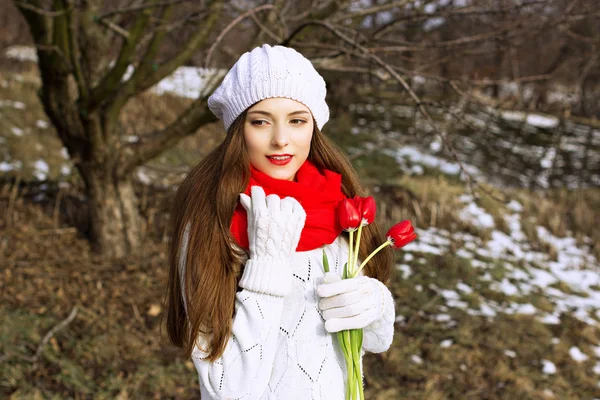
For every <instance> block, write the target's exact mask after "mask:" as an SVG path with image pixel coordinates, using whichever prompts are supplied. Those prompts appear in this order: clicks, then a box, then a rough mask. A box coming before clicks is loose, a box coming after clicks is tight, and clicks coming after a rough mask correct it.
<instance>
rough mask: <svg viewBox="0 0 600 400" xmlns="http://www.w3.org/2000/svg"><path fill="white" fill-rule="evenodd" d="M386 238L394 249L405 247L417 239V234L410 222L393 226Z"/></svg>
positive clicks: (405, 221)
mask: <svg viewBox="0 0 600 400" xmlns="http://www.w3.org/2000/svg"><path fill="white" fill-rule="evenodd" d="M385 236H386V237H387V239H388V240H389V241H390V242H391V246H392V247H393V248H394V249H399V248H401V247H404V246H406V245H407V244H409V243H410V242H412V241H413V240H415V239H416V238H417V234H416V233H415V231H414V229H413V226H412V224H411V223H410V221H408V220H404V221H402V222H399V223H397V224H396V225H394V226H392V227H391V228H390V230H389V231H388V232H387V234H386V235H385Z"/></svg>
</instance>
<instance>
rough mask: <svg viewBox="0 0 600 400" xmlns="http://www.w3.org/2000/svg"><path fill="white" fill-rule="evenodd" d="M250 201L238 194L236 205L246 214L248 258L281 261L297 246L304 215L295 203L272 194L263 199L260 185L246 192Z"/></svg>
mask: <svg viewBox="0 0 600 400" xmlns="http://www.w3.org/2000/svg"><path fill="white" fill-rule="evenodd" d="M250 193H251V195H252V198H250V197H249V196H248V195H246V194H244V193H242V194H240V202H241V203H242V206H243V207H244V208H245V209H246V212H247V213H248V242H249V244H250V258H251V259H253V260H260V259H285V258H288V257H289V256H290V255H291V254H292V253H293V252H295V251H296V247H298V242H299V241H300V234H301V233H302V228H304V222H305V221H306V212H305V211H304V208H302V206H301V205H300V203H299V202H298V200H296V199H294V198H293V197H286V198H284V199H283V200H281V199H280V198H279V196H277V195H276V194H270V195H268V196H266V198H265V191H264V190H263V188H262V187H260V186H252V188H251V189H250Z"/></svg>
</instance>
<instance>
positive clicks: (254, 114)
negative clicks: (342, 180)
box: [244, 97, 314, 181]
mask: <svg viewBox="0 0 600 400" xmlns="http://www.w3.org/2000/svg"><path fill="white" fill-rule="evenodd" d="M313 125H314V122H313V117H312V114H311V113H310V110H309V109H308V107H306V106H305V105H304V104H302V103H299V102H297V101H295V100H291V99H287V98H283V97H276V98H270V99H265V100H262V101H260V102H258V103H256V104H254V105H253V106H252V107H250V108H249V109H248V112H247V113H246V121H245V122H244V140H245V142H246V149H247V150H248V155H249V157H250V163H252V165H253V166H254V168H256V169H257V170H259V171H260V172H262V173H264V174H267V175H269V176H270V177H272V178H275V179H281V180H289V181H293V180H294V179H295V177H296V172H298V169H299V168H300V167H301V166H302V164H304V161H306V159H307V158H308V153H309V151H310V141H311V140H312V133H313Z"/></svg>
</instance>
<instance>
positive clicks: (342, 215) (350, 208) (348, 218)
mask: <svg viewBox="0 0 600 400" xmlns="http://www.w3.org/2000/svg"><path fill="white" fill-rule="evenodd" d="M338 220H339V222H340V225H341V226H342V229H343V230H345V231H348V232H349V231H353V230H355V229H357V228H358V227H359V225H360V222H361V217H360V212H359V209H358V208H357V207H356V206H355V204H354V202H353V201H352V199H344V200H342V202H341V203H340V205H339V207H338Z"/></svg>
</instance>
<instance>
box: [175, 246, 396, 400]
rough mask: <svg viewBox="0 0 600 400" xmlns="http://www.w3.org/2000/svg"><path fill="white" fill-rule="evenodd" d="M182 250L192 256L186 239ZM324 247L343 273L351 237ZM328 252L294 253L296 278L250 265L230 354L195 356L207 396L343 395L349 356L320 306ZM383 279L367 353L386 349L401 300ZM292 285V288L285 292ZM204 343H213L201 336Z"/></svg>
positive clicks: (239, 297) (329, 398)
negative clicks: (329, 329) (324, 256)
mask: <svg viewBox="0 0 600 400" xmlns="http://www.w3.org/2000/svg"><path fill="white" fill-rule="evenodd" d="M183 247H184V251H183V254H185V252H186V251H187V249H186V248H187V246H186V243H184V246H183ZM324 248H325V251H326V253H327V257H328V260H329V265H330V269H331V270H332V271H337V272H339V273H340V274H341V270H342V269H343V265H344V263H345V262H346V261H347V259H348V246H347V244H346V241H345V240H344V239H343V238H342V237H341V236H340V237H338V238H337V239H336V240H335V241H334V242H333V243H332V244H330V245H327V246H325V247H324ZM322 254H323V253H322V248H319V249H315V250H311V251H306V252H296V253H294V254H293V255H292V257H291V259H290V263H291V270H292V275H291V276H289V277H287V276H283V275H281V273H280V272H281V270H282V268H279V269H278V268H277V266H273V265H271V266H269V265H257V264H252V265H250V264H251V263H247V264H246V268H245V270H244V273H243V275H242V278H241V280H240V287H242V288H243V289H242V290H241V291H239V292H238V293H237V294H236V302H235V316H234V319H233V330H232V336H231V338H230V339H229V343H228V344H227V348H226V350H225V353H224V354H223V356H222V357H221V358H220V359H218V360H217V361H215V362H213V363H210V362H207V361H205V360H204V359H203V358H204V357H206V355H207V354H206V353H203V352H202V351H201V350H200V349H199V348H198V347H197V346H196V347H195V349H194V351H193V353H192V359H193V362H194V365H195V366H196V370H197V371H198V376H199V380H200V392H201V396H202V399H203V400H208V399H247V400H254V399H286V400H287V399H302V400H307V399H315V400H317V399H319V400H320V399H323V400H325V399H327V400H333V399H344V396H345V381H346V364H345V361H344V356H343V354H342V352H341V350H340V347H339V344H338V341H337V335H335V334H330V333H328V332H327V331H326V330H325V325H324V320H323V317H322V316H321V311H320V310H319V308H318V301H319V298H318V296H317V294H316V287H317V285H319V284H321V283H322V281H323V275H324V271H323V263H322ZM180 267H181V268H182V269H184V268H185V265H184V264H183V263H182V264H181V265H180ZM182 272H183V271H182ZM182 276H183V274H182ZM286 279H289V281H291V282H285V280H286ZM377 282H378V283H379V285H380V287H381V289H382V292H383V293H384V309H383V313H382V315H381V317H380V318H379V319H378V320H376V321H375V322H373V323H372V324H371V325H369V326H367V327H366V328H364V330H363V332H364V333H363V352H362V353H363V354H364V352H365V351H368V352H373V353H380V352H383V351H386V350H387V349H388V348H389V346H390V344H391V343H392V338H393V334H394V319H395V311H394V300H393V298H392V295H391V293H390V291H389V290H388V289H387V288H386V287H385V285H383V284H382V283H381V282H379V281H377ZM286 286H288V287H291V290H290V291H289V292H288V291H286V294H285V295H281V288H282V287H286ZM259 290H260V291H259ZM198 342H199V343H200V344H201V345H203V344H205V343H206V342H204V340H203V338H202V337H199V338H198ZM361 355H362V354H361Z"/></svg>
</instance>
